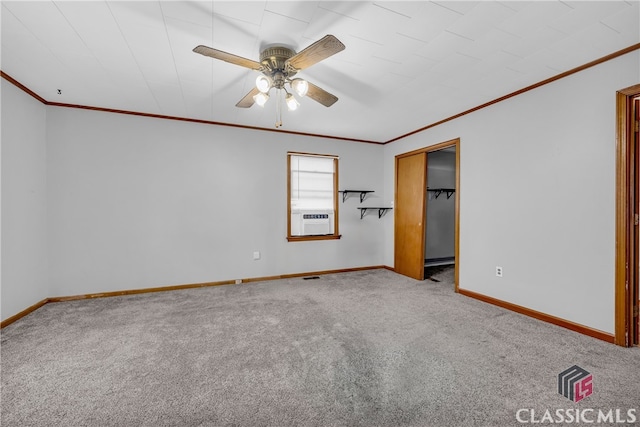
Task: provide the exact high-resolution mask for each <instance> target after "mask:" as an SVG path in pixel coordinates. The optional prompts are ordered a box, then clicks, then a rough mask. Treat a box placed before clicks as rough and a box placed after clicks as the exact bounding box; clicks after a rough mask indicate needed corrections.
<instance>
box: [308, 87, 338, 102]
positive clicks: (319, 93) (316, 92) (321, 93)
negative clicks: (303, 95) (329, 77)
mask: <svg viewBox="0 0 640 427" xmlns="http://www.w3.org/2000/svg"><path fill="white" fill-rule="evenodd" d="M307 83H309V90H308V91H307V96H308V97H309V98H311V99H313V100H314V101H316V102H319V103H320V104H322V105H324V106H325V107H331V106H332V105H333V104H335V103H336V101H337V100H338V97H337V96H335V95H332V94H330V93H329V92H327V91H326V90H324V89H322V88H319V87H318V86H316V85H314V84H313V83H310V82H307Z"/></svg>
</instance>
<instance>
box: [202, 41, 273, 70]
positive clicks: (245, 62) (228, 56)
mask: <svg viewBox="0 0 640 427" xmlns="http://www.w3.org/2000/svg"><path fill="white" fill-rule="evenodd" d="M193 51H194V52H195V53H199V54H200V55H204V56H209V57H211V58H214V59H220V60H222V61H225V62H229V63H231V64H235V65H239V66H241V67H245V68H250V69H252V70H258V71H260V69H261V68H262V64H260V63H259V62H256V61H253V60H251V59H247V58H243V57H242V56H238V55H234V54H232V53H227V52H223V51H221V50H218V49H213V48H211V47H207V46H203V45H200V46H196V47H195V48H194V49H193Z"/></svg>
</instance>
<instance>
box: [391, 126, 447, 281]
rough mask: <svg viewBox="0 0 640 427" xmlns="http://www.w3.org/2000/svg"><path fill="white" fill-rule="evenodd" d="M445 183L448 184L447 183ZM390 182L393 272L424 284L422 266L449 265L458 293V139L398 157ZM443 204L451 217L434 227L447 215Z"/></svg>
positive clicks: (423, 267)
mask: <svg viewBox="0 0 640 427" xmlns="http://www.w3.org/2000/svg"><path fill="white" fill-rule="evenodd" d="M447 159H450V160H451V161H452V162H453V166H454V170H453V171H447V170H446V169H447V168H448V167H449V166H446V163H447ZM430 160H431V165H432V167H431V169H432V170H431V171H430V168H429V164H430V162H429V161H430ZM429 178H431V180H432V181H433V185H432V184H431V183H430V182H429V181H430V179H429ZM449 178H451V179H450V180H448V179H449ZM395 182H396V197H395V204H394V206H395V209H394V215H395V226H394V232H395V239H394V240H395V241H394V269H395V271H396V272H397V273H400V274H403V275H405V276H409V277H412V278H414V279H417V280H424V279H425V261H426V263H427V264H431V265H435V264H436V263H440V265H443V264H446V263H449V264H454V265H455V278H454V281H455V290H456V292H457V290H458V277H459V262H458V261H459V246H460V245H459V241H460V231H459V230H460V139H459V138H458V139H454V140H451V141H446V142H443V143H440V144H436V145H433V146H430V147H425V148H422V149H419V150H414V151H411V152H409V153H404V154H399V155H397V156H396V179H395ZM447 202H448V203H447ZM448 204H451V207H452V208H453V210H452V212H451V214H452V215H453V217H452V218H448V221H446V220H445V221H446V222H447V223H446V224H445V223H442V222H440V224H438V221H439V219H438V218H440V221H441V220H442V218H443V215H446V214H445V212H446V211H447V208H448V206H447V205H448ZM449 232H452V233H453V234H452V235H451V234H449ZM447 236H449V237H447ZM449 238H451V239H449ZM438 241H440V243H438Z"/></svg>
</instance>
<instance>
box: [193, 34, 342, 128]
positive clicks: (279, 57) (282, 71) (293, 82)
mask: <svg viewBox="0 0 640 427" xmlns="http://www.w3.org/2000/svg"><path fill="white" fill-rule="evenodd" d="M344 48H345V46H344V44H342V42H340V40H338V39H337V38H336V37H334V36H332V35H326V36H324V37H323V38H321V39H320V40H318V41H316V42H315V43H313V44H311V45H310V46H308V47H306V48H305V49H303V50H302V51H300V52H298V53H296V52H295V51H294V50H292V49H290V48H288V47H285V46H273V47H268V48H266V49H264V50H263V51H262V52H260V62H257V61H253V60H251V59H247V58H243V57H241V56H237V55H234V54H231V53H227V52H223V51H221V50H218V49H213V48H211V47H207V46H202V45H200V46H197V47H195V48H194V49H193V51H194V52H196V53H199V54H201V55H204V56H209V57H211V58H214V59H220V60H222V61H226V62H229V63H231V64H235V65H239V66H241V67H245V68H250V69H252V70H256V71H260V73H262V74H260V75H259V76H258V78H257V79H256V87H254V88H253V89H251V91H249V93H247V94H246V95H245V96H244V97H243V98H242V99H241V100H240V101H238V103H237V104H236V107H240V108H249V107H251V106H252V105H253V104H254V103H257V104H258V105H260V106H264V104H265V103H266V102H267V101H268V100H269V91H270V90H271V89H272V88H273V89H275V90H276V97H277V101H278V102H277V104H276V127H280V126H282V118H281V112H280V105H281V102H280V98H281V97H282V96H283V94H282V92H284V94H285V95H284V101H285V103H286V105H287V107H288V108H289V110H295V109H296V108H297V107H298V105H299V103H298V101H297V100H296V99H295V97H294V96H293V95H292V94H291V93H290V92H289V91H287V89H286V88H285V84H287V85H289V87H290V88H291V89H292V90H293V91H294V92H295V93H297V94H298V96H300V97H302V96H308V97H309V98H311V99H313V100H314V101H316V102H319V103H320V104H322V105H324V106H325V107H330V106H332V105H333V104H334V103H335V102H336V101H337V100H338V97H336V96H335V95H332V94H330V93H329V92H327V91H326V90H324V89H322V88H319V87H318V86H316V85H314V84H313V83H310V82H308V81H306V80H303V79H300V78H293V77H294V76H295V75H296V74H297V73H298V71H300V70H303V69H305V68H308V67H310V66H312V65H313V64H316V63H318V62H320V61H322V60H323V59H326V58H328V57H330V56H331V55H334V54H336V53H338V52H340V51H341V50H343V49H344Z"/></svg>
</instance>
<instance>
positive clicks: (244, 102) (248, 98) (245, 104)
mask: <svg viewBox="0 0 640 427" xmlns="http://www.w3.org/2000/svg"><path fill="white" fill-rule="evenodd" d="M258 92H260V91H259V90H258V88H257V87H254V88H253V89H251V91H250V92H249V93H248V94H246V95H245V96H244V98H242V99H241V100H240V101H238V103H237V104H236V107H240V108H249V107H251V106H252V105H253V104H254V103H255V101H254V100H253V97H254V96H256V95H257V94H258Z"/></svg>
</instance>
